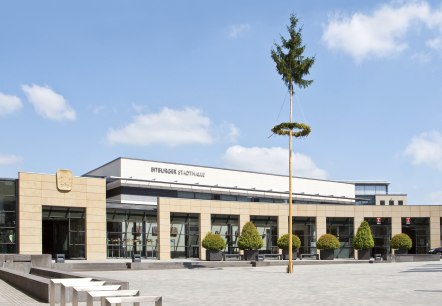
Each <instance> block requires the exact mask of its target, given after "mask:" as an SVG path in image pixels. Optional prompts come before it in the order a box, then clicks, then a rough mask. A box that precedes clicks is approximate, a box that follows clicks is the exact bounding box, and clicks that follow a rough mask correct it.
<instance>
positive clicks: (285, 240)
mask: <svg viewBox="0 0 442 306" xmlns="http://www.w3.org/2000/svg"><path fill="white" fill-rule="evenodd" d="M277 245H278V248H280V249H282V250H286V251H288V249H289V234H284V235H282V236H281V237H279V238H278V241H277ZM300 246H301V240H300V239H299V237H298V236H296V235H292V249H293V250H296V249H299V247H300Z"/></svg>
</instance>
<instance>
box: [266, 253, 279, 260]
mask: <svg viewBox="0 0 442 306" xmlns="http://www.w3.org/2000/svg"><path fill="white" fill-rule="evenodd" d="M264 259H278V260H282V254H264Z"/></svg>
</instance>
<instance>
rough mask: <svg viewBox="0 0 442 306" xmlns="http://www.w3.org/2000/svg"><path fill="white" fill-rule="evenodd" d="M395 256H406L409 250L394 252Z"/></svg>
mask: <svg viewBox="0 0 442 306" xmlns="http://www.w3.org/2000/svg"><path fill="white" fill-rule="evenodd" d="M394 254H395V255H405V254H408V250H407V249H398V250H394Z"/></svg>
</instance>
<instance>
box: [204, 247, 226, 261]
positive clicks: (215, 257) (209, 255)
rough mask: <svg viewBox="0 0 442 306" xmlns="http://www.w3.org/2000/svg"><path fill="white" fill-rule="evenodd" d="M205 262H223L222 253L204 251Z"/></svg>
mask: <svg viewBox="0 0 442 306" xmlns="http://www.w3.org/2000/svg"><path fill="white" fill-rule="evenodd" d="M206 260H207V261H221V260H223V252H222V251H209V250H206Z"/></svg>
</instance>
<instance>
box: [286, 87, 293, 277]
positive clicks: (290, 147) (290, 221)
mask: <svg viewBox="0 0 442 306" xmlns="http://www.w3.org/2000/svg"><path fill="white" fill-rule="evenodd" d="M292 93H293V85H292V82H291V81H290V123H292V117H293V107H292ZM292 232H293V230H292V129H290V131H289V266H288V269H287V273H293V251H292V240H293V234H292Z"/></svg>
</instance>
